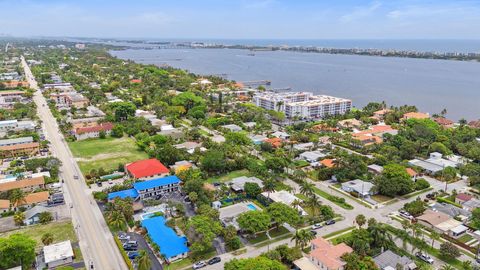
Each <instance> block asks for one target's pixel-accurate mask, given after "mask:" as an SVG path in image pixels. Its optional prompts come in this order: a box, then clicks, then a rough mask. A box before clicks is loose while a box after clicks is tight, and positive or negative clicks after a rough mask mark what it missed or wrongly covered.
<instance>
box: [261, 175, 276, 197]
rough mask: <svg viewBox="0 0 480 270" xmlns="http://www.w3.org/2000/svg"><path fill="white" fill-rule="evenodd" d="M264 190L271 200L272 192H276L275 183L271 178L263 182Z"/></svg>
mask: <svg viewBox="0 0 480 270" xmlns="http://www.w3.org/2000/svg"><path fill="white" fill-rule="evenodd" d="M263 190H265V191H266V192H268V198H269V199H270V192H272V191H274V190H275V181H274V180H273V179H271V178H268V179H267V180H265V181H264V182H263Z"/></svg>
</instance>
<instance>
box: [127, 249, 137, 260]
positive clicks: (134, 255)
mask: <svg viewBox="0 0 480 270" xmlns="http://www.w3.org/2000/svg"><path fill="white" fill-rule="evenodd" d="M127 256H128V258H129V259H131V260H133V259H135V258H136V257H138V252H136V251H130V252H127Z"/></svg>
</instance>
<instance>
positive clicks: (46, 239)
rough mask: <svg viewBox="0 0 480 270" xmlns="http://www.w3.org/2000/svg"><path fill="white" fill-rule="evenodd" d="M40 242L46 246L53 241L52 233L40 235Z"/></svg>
mask: <svg viewBox="0 0 480 270" xmlns="http://www.w3.org/2000/svg"><path fill="white" fill-rule="evenodd" d="M42 243H43V244H44V245H45V246H48V245H50V244H51V243H53V234H52V233H49V232H47V233H45V234H44V235H42Z"/></svg>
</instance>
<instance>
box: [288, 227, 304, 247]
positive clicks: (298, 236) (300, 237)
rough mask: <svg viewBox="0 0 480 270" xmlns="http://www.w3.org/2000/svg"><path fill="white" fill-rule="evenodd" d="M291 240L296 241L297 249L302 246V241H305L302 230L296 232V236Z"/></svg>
mask: <svg viewBox="0 0 480 270" xmlns="http://www.w3.org/2000/svg"><path fill="white" fill-rule="evenodd" d="M291 240H292V241H295V246H296V247H298V246H301V244H302V241H303V235H302V231H301V230H297V231H295V234H294V235H293V237H292V239H291Z"/></svg>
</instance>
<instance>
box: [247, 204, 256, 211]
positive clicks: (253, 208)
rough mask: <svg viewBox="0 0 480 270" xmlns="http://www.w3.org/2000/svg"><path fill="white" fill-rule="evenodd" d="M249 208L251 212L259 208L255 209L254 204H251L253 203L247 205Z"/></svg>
mask: <svg viewBox="0 0 480 270" xmlns="http://www.w3.org/2000/svg"><path fill="white" fill-rule="evenodd" d="M247 207H248V208H250V210H253V211H255V210H257V208H256V207H255V205H253V204H251V203H249V204H248V205H247Z"/></svg>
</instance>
